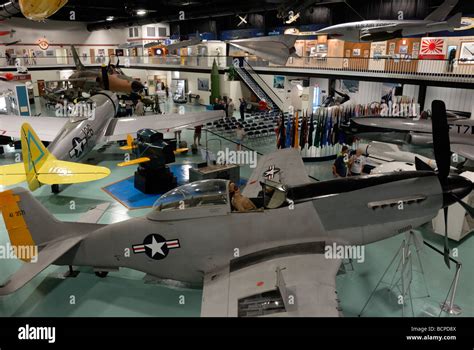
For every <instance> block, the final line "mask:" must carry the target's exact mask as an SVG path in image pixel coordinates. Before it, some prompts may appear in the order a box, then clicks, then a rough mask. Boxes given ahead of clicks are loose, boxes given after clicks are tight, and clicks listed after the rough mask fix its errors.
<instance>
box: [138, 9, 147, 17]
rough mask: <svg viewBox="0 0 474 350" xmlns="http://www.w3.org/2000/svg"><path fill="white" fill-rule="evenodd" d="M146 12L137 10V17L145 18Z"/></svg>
mask: <svg viewBox="0 0 474 350" xmlns="http://www.w3.org/2000/svg"><path fill="white" fill-rule="evenodd" d="M145 15H146V10H137V16H145Z"/></svg>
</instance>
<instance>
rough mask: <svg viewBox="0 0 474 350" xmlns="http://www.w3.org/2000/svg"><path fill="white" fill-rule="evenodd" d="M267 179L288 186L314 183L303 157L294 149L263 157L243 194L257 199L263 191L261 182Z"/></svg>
mask: <svg viewBox="0 0 474 350" xmlns="http://www.w3.org/2000/svg"><path fill="white" fill-rule="evenodd" d="M265 179H269V180H272V181H277V182H280V183H282V184H285V185H288V186H296V185H302V184H305V183H310V182H312V181H311V179H310V178H309V177H308V174H307V172H306V168H305V166H304V163H303V160H302V159H301V155H300V154H299V152H298V151H297V150H295V149H293V148H287V149H282V150H278V151H275V152H273V153H269V154H266V155H264V156H262V157H261V158H260V159H259V160H258V162H257V167H256V168H255V169H254V171H253V172H252V175H250V178H249V180H248V181H247V185H245V188H244V190H243V191H242V194H243V195H244V196H246V197H249V198H255V197H257V196H258V193H259V192H260V191H261V190H262V186H261V185H260V182H261V181H264V180H265Z"/></svg>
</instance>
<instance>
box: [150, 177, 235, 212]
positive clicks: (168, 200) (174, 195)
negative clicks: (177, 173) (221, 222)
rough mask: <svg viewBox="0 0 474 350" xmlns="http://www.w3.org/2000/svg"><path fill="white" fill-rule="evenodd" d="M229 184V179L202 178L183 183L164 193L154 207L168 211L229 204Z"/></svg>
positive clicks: (157, 209)
mask: <svg viewBox="0 0 474 350" xmlns="http://www.w3.org/2000/svg"><path fill="white" fill-rule="evenodd" d="M228 185H229V181H227V180H202V181H196V182H193V183H190V184H187V185H183V186H180V187H177V188H175V189H173V190H171V191H169V192H167V193H165V194H164V195H162V196H161V197H160V198H159V199H158V200H157V201H156V202H155V204H154V205H153V209H154V210H156V211H167V210H176V209H178V210H182V209H188V208H196V207H203V206H213V205H228V194H229V190H228Z"/></svg>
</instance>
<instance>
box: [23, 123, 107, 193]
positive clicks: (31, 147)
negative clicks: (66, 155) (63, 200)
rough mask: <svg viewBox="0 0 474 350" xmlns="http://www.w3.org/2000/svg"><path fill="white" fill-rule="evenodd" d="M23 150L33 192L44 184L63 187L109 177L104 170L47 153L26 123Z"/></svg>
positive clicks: (27, 176)
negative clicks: (67, 160)
mask: <svg viewBox="0 0 474 350" xmlns="http://www.w3.org/2000/svg"><path fill="white" fill-rule="evenodd" d="M21 147H22V155H23V165H24V167H25V174H26V181H27V182H28V187H29V188H30V190H31V191H34V190H36V189H37V188H39V187H40V186H41V185H42V184H47V185H61V184H74V183H80V182H88V181H94V180H99V179H102V178H104V177H106V176H108V175H109V174H110V170H109V169H108V168H105V167H100V166H94V165H87V164H80V163H74V162H66V161H61V160H58V159H56V157H55V156H54V155H52V154H51V153H49V152H48V150H47V149H46V147H44V145H43V143H42V142H41V140H40V139H39V138H38V136H37V135H36V133H35V131H34V130H33V129H32V128H31V126H30V125H29V124H27V123H24V124H23V125H22V126H21Z"/></svg>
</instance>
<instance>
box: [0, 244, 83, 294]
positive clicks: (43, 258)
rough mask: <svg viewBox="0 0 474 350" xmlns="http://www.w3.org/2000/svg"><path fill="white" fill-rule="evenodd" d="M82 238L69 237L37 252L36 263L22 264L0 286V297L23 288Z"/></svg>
mask: <svg viewBox="0 0 474 350" xmlns="http://www.w3.org/2000/svg"><path fill="white" fill-rule="evenodd" d="M84 237H85V235H81V236H74V237H69V238H66V239H63V240H60V241H56V242H51V243H50V244H48V245H46V246H45V247H44V248H43V249H41V250H40V251H39V253H38V261H37V262H32V263H24V264H23V266H22V267H21V268H20V269H19V270H18V271H17V272H16V273H14V274H13V275H11V276H10V277H9V278H8V280H7V281H6V282H4V283H3V285H1V286H0V295H7V294H11V293H13V292H15V291H16V290H18V289H20V288H21V287H23V286H24V285H25V284H26V283H28V282H29V281H30V280H32V279H33V278H34V277H35V276H36V275H38V274H39V273H40V272H41V271H43V270H44V269H45V268H47V267H48V266H49V265H51V264H53V263H54V262H55V261H56V260H57V259H58V258H60V257H61V256H63V255H64V254H65V253H66V252H67V251H68V250H69V249H71V248H72V247H74V246H75V245H76V244H77V243H79V242H80V241H81V240H82V239H83V238H84ZM2 282H3V281H2Z"/></svg>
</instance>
